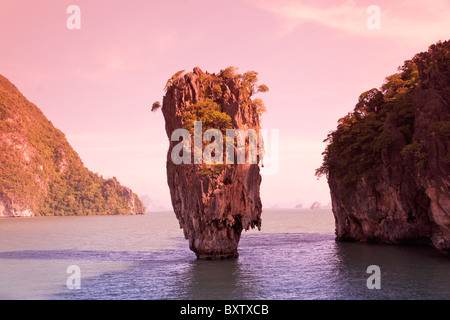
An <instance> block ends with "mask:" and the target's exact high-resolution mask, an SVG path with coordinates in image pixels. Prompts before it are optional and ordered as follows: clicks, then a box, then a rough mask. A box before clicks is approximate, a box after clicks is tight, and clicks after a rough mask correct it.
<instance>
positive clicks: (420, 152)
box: [316, 41, 450, 250]
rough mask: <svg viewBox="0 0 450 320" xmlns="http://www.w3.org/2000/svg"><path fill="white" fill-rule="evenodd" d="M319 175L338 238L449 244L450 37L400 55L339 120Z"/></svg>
mask: <svg viewBox="0 0 450 320" xmlns="http://www.w3.org/2000/svg"><path fill="white" fill-rule="evenodd" d="M326 141H327V142H328V143H329V144H328V146H327V148H326V150H325V152H324V153H323V155H324V160H323V164H322V166H321V167H320V168H319V169H318V170H317V171H316V174H317V175H318V176H320V175H326V177H327V179H328V184H329V186H330V190H331V198H332V205H333V213H334V216H335V220H336V235H337V238H338V239H339V240H352V241H354V240H357V241H374V242H382V243H390V244H417V243H419V244H422V243H425V244H431V245H433V246H434V247H436V248H439V249H446V250H449V249H450V42H449V41H445V42H438V43H436V44H433V45H431V46H430V47H429V50H428V51H427V52H423V53H419V54H417V55H415V56H414V57H413V58H412V59H411V60H407V61H405V63H404V65H403V66H401V67H400V68H399V72H398V73H396V74H393V75H391V76H389V77H387V78H386V82H385V83H384V84H383V85H382V87H381V88H380V89H376V88H374V89H371V90H368V91H366V92H364V93H363V94H362V95H361V96H360V97H359V100H358V103H357V104H356V107H355V108H354V110H353V112H350V113H349V114H347V115H346V116H344V117H343V118H341V119H340V120H339V124H338V127H337V129H336V130H335V131H333V132H332V133H330V134H329V135H328V138H327V139H326Z"/></svg>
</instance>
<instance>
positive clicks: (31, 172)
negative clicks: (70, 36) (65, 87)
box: [0, 75, 144, 217]
mask: <svg viewBox="0 0 450 320" xmlns="http://www.w3.org/2000/svg"><path fill="white" fill-rule="evenodd" d="M143 213H144V207H143V205H142V203H141V201H140V200H139V198H138V197H137V195H135V194H134V193H133V192H132V191H131V190H130V189H129V188H126V187H124V186H121V185H120V183H119V182H118V181H117V180H116V179H115V178H113V179H103V178H101V177H100V176H98V175H97V174H94V173H93V172H91V171H89V170H88V169H87V168H86V167H84V165H83V163H82V161H81V159H80V157H79V156H78V154H77V153H76V152H75V151H74V150H73V149H72V147H71V146H70V145H69V143H68V142H67V140H66V138H65V136H64V134H63V133H62V132H61V131H59V130H58V129H56V128H55V127H54V126H53V125H52V124H51V122H50V121H49V120H48V119H47V118H46V117H45V116H44V114H43V113H42V112H41V111H40V110H39V109H38V108H37V107H36V106H35V105H34V104H32V103H30V102H29V101H28V100H27V99H26V98H25V97H24V96H23V95H22V94H21V93H20V92H19V90H17V88H16V87H15V86H14V85H13V84H12V83H11V82H9V81H8V80H7V79H6V78H4V77H3V76H1V75H0V217H24V216H41V215H90V214H143Z"/></svg>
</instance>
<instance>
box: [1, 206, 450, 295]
mask: <svg viewBox="0 0 450 320" xmlns="http://www.w3.org/2000/svg"><path fill="white" fill-rule="evenodd" d="M319 214H323V215H327V214H328V213H327V212H325V211H324V212H323V213H319ZM279 215H283V217H282V219H279V220H277V217H279ZM266 217H267V219H266V220H265V221H266V224H265V226H266V227H265V228H266V229H265V230H268V231H266V232H245V233H244V234H243V235H242V238H241V242H240V245H239V258H237V259H230V260H222V261H201V260H196V259H195V255H194V254H193V253H192V252H191V251H190V250H189V249H188V246H187V241H186V240H185V239H184V238H182V236H181V231H180V230H179V229H178V225H177V223H176V219H175V221H173V220H174V217H173V216H172V215H160V216H158V215H150V216H144V217H89V218H81V217H80V218H73V219H65V218H63V219H31V220H11V221H6V220H4V221H0V222H1V223H0V299H183V300H196V299H225V300H233V299H238V300H243V299H269V300H270V299H280V300H288V299H450V264H449V262H450V261H449V257H448V256H444V255H443V254H441V253H440V252H438V251H437V250H435V249H433V248H429V247H399V246H388V245H375V244H365V243H341V242H336V241H335V240H334V234H333V233H332V232H321V233H311V231H312V230H311V226H310V225H309V224H308V221H313V222H314V223H313V225H315V227H314V229H318V230H325V231H326V230H328V229H327V228H329V226H330V224H331V223H332V217H331V219H330V221H328V220H327V219H328V218H330V217H328V216H320V215H319V216H317V213H314V215H313V214H311V213H310V212H308V213H306V214H304V215H303V214H298V213H295V212H282V213H278V212H277V213H274V214H273V215H270V214H269V215H267V214H266ZM288 220H289V221H291V224H290V228H287V227H286V225H285V221H288ZM278 221H281V222H278ZM321 221H326V223H323V224H322V225H320V223H321ZM278 223H280V225H278ZM171 224H172V225H171ZM305 225H306V227H305ZM263 228H264V226H263ZM277 230H278V231H277ZM279 230H288V232H289V233H284V232H280V231H279ZM72 264H75V265H78V266H79V267H80V269H81V289H80V290H69V289H68V288H67V286H66V280H67V277H68V274H67V273H66V269H67V267H68V266H69V265H72ZM369 265H377V266H379V267H380V268H381V289H380V290H369V289H368V288H367V286H366V281H367V278H368V277H369V276H370V274H367V272H366V271H367V267H368V266H369Z"/></svg>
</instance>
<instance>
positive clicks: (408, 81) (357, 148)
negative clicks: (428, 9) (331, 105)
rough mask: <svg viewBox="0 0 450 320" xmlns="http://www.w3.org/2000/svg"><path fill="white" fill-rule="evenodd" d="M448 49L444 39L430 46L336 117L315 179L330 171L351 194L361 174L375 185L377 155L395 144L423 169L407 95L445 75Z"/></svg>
mask: <svg viewBox="0 0 450 320" xmlns="http://www.w3.org/2000/svg"><path fill="white" fill-rule="evenodd" d="M449 48H450V42H449V41H446V42H439V43H437V44H435V45H432V46H430V48H429V51H428V52H427V53H421V54H417V55H416V56H415V57H414V58H413V59H411V60H407V61H405V63H404V65H403V66H401V67H399V70H398V73H396V74H393V75H391V76H389V77H387V78H386V82H385V83H384V84H383V85H382V87H381V88H380V90H379V89H376V88H374V89H371V90H369V91H366V92H364V93H363V94H362V95H361V96H360V97H359V100H358V103H357V104H356V106H355V108H354V110H353V112H351V113H349V114H347V115H346V116H344V117H343V118H341V119H340V120H339V122H338V126H337V129H336V130H335V131H333V132H331V133H330V134H329V135H328V137H327V139H326V140H325V142H328V145H327V147H326V149H325V151H324V153H323V163H322V166H321V167H320V168H318V169H317V170H316V176H318V177H320V176H322V175H326V176H327V177H328V176H329V174H330V173H332V174H333V176H334V177H336V178H337V179H338V180H340V181H342V183H343V185H344V186H346V187H347V188H346V189H347V190H351V189H352V187H353V186H354V184H355V183H356V182H357V181H358V180H359V179H360V177H361V176H362V175H363V174H364V175H365V177H366V178H367V179H368V182H369V183H375V182H376V181H377V172H378V168H379V166H380V165H381V164H382V155H383V154H386V153H387V152H389V150H391V149H392V148H397V147H399V146H403V148H402V149H401V150H402V152H401V154H402V156H403V157H404V159H414V161H415V163H416V165H417V166H419V167H421V168H425V167H426V166H427V161H428V160H427V154H426V151H425V150H423V149H422V148H421V145H420V142H419V141H413V136H414V124H415V115H416V108H417V106H415V105H414V103H413V97H414V94H415V91H416V90H417V88H419V87H421V88H424V87H426V86H427V85H428V83H429V80H430V77H433V76H434V75H435V74H436V72H438V71H439V72H441V73H444V74H445V73H447V72H448V69H449V66H450V49H449ZM418 65H420V68H418ZM419 71H420V72H419ZM433 72H434V73H433ZM442 85H443V88H440V89H442V91H443V92H448V93H449V95H448V96H450V87H449V86H448V83H447V84H445V83H443V84H442ZM446 90H447V91H446ZM429 130H435V131H442V132H446V124H439V123H436V124H432V125H431V126H430V128H429ZM449 159H450V155H449ZM441 160H442V161H446V159H441ZM447 160H448V159H447Z"/></svg>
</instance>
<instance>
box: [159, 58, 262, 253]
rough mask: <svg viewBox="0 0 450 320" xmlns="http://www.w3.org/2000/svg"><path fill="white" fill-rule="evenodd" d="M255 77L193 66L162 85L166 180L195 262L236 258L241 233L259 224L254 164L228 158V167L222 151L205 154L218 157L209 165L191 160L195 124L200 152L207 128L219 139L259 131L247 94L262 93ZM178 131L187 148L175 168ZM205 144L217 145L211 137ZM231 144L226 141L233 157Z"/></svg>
mask: <svg viewBox="0 0 450 320" xmlns="http://www.w3.org/2000/svg"><path fill="white" fill-rule="evenodd" d="M256 75H257V73H256V72H247V73H244V74H243V75H240V74H236V73H235V69H234V68H232V67H230V68H227V69H225V70H221V72H220V73H219V74H218V75H215V74H209V73H205V72H203V71H202V70H200V69H199V68H198V67H197V68H194V70H193V72H190V73H186V74H183V72H178V73H176V74H175V75H174V76H173V77H172V78H171V79H170V80H169V81H168V83H167V86H166V90H167V91H166V94H165V96H164V98H163V104H162V112H163V114H164V119H165V122H166V133H167V136H168V138H169V142H170V145H169V150H168V153H167V182H168V185H169V188H170V194H171V199H172V205H173V208H174V211H175V214H176V217H177V219H178V221H179V223H180V227H181V228H183V231H184V235H185V237H186V239H188V240H189V247H190V249H191V250H192V251H194V252H195V254H196V255H197V257H198V258H200V259H221V258H228V257H236V256H238V250H237V249H238V243H239V240H240V236H241V232H242V230H244V229H245V230H247V229H249V228H254V227H258V228H260V226H261V211H262V205H261V200H260V195H259V187H260V184H261V176H260V169H259V166H258V164H257V162H258V160H257V161H256V163H251V162H250V161H246V162H245V163H237V161H236V162H235V161H234V160H236V159H233V161H232V162H233V163H232V164H228V162H227V161H226V160H227V159H226V154H225V152H224V153H223V155H222V154H220V156H219V155H218V154H215V155H214V152H216V151H217V150H215V151H214V152H212V153H211V154H212V155H214V156H217V157H218V158H217V159H216V160H217V161H216V162H214V163H213V162H209V163H208V162H205V161H203V160H204V159H201V162H198V163H196V162H195V158H194V157H195V152H196V151H195V148H196V145H195V144H196V142H195V141H194V140H195V123H196V122H195V121H201V123H202V128H201V129H200V130H201V131H200V140H202V138H203V142H201V143H200V146H199V148H200V149H202V150H203V151H205V150H206V148H208V145H207V144H206V143H205V139H204V137H205V133H206V131H207V130H208V129H217V130H219V131H220V133H222V134H223V136H224V137H225V135H226V130H227V129H228V130H232V129H242V130H244V131H247V130H249V131H250V130H251V129H254V130H255V132H256V131H257V130H258V129H259V127H260V120H259V116H260V114H261V112H263V111H264V105H263V104H262V101H261V100H260V99H257V98H255V99H252V95H253V94H255V93H257V92H264V91H267V87H266V86H265V85H260V86H257V85H256V82H257V77H256ZM197 123H198V122H197ZM181 128H182V129H185V130H188V132H189V134H190V137H188V138H187V139H188V140H189V141H188V143H190V146H189V147H188V149H186V150H184V152H186V153H188V158H185V160H186V161H184V162H182V163H180V164H175V163H174V161H173V153H174V152H175V151H174V148H175V147H176V146H177V145H178V146H179V144H180V142H179V140H178V139H175V140H174V141H172V140H173V139H172V134H173V133H174V131H175V130H177V129H181ZM183 140H184V139H183ZM233 140H234V138H233ZM211 141H216V142H218V143H220V142H219V140H217V138H216V140H213V139H211ZM236 141H237V140H236ZM236 141H234V142H231V143H232V144H234V146H233V150H235V151H236V155H237V148H236ZM224 144H226V142H225V138H224V140H223V143H222V145H224ZM247 144H248V140H247ZM210 146H211V144H210ZM216 146H217V145H216ZM225 148H226V147H224V149H223V150H225ZM177 150H178V149H177ZM176 152H177V154H178V151H176ZM200 153H201V152H200ZM191 155H194V157H191ZM258 156H259V154H258ZM246 159H248V150H246Z"/></svg>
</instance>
